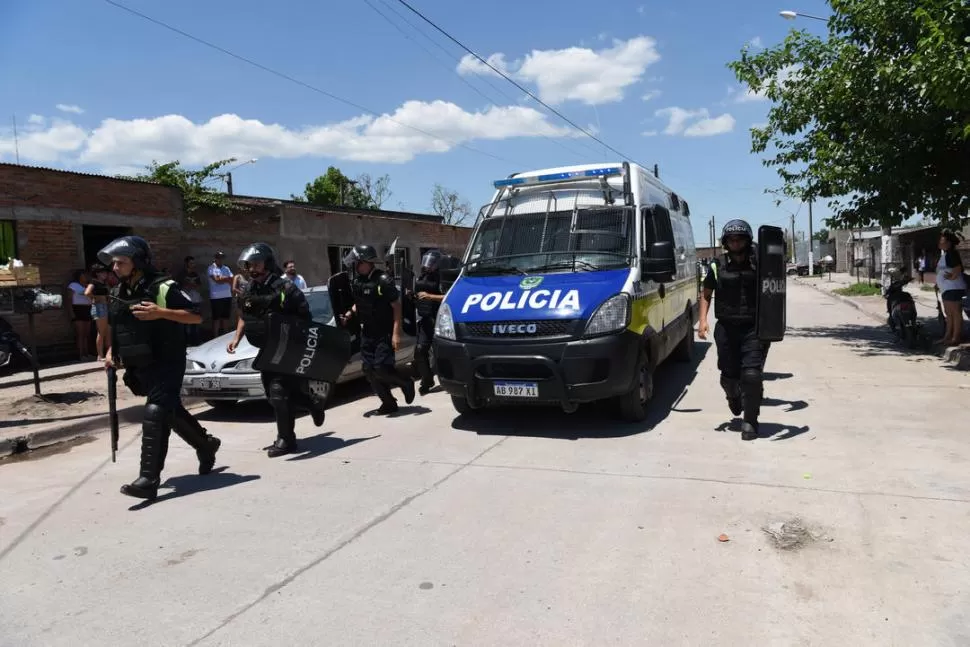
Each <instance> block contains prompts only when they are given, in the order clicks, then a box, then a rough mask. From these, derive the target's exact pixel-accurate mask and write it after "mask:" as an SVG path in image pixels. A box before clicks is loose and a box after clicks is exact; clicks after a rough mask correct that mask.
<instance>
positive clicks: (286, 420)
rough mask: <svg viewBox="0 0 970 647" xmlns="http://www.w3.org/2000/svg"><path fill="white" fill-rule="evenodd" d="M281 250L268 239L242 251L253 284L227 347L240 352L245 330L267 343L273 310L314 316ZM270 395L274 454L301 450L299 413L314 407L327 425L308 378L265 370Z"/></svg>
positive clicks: (317, 419) (317, 420)
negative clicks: (288, 276) (285, 269)
mask: <svg viewBox="0 0 970 647" xmlns="http://www.w3.org/2000/svg"><path fill="white" fill-rule="evenodd" d="M278 258H279V257H278V255H277V254H276V251H275V250H274V249H273V248H272V247H271V246H270V245H268V244H267V243H253V244H252V245H249V246H248V247H246V248H245V249H243V251H242V253H240V254H239V267H240V268H243V269H245V270H246V271H247V272H248V273H249V284H248V285H247V286H246V289H245V291H244V292H243V294H242V296H241V297H240V309H241V311H242V316H241V317H240V318H239V322H238V323H237V324H236V336H235V337H234V338H233V340H232V341H230V342H229V345H228V346H227V347H226V350H227V351H228V352H229V353H235V352H236V347H237V346H238V345H239V342H240V341H241V340H242V336H243V334H245V335H246V339H247V340H248V341H249V343H250V344H252V345H253V346H255V347H256V348H263V347H264V346H265V345H266V344H267V343H268V342H269V339H268V334H269V330H268V322H267V317H268V315H269V314H270V313H271V312H277V313H280V314H283V315H287V316H290V317H294V318H296V319H301V320H303V321H306V322H309V321H311V314H310V305H309V304H308V303H307V300H306V296H304V294H303V291H302V290H300V289H299V288H297V287H296V285H294V284H293V283H292V282H290V281H288V280H287V279H286V278H284V276H283V269H282V268H281V267H280V265H279V260H278ZM261 377H262V382H263V388H264V389H265V390H266V397H267V398H268V399H269V403H270V405H272V407H273V411H274V413H275V414H276V433H277V438H276V441H275V442H274V443H273V444H272V445H271V446H270V447H269V448H268V449H267V451H266V454H267V456H269V457H270V458H274V457H276V456H283V455H284V454H290V453H292V452H295V451H297V449H298V447H297V442H296V414H297V411H298V410H300V409H304V410H309V412H310V415H311V417H312V418H313V424H315V425H316V426H317V427H319V426H321V425H323V422H324V419H325V414H324V407H325V406H326V402H325V401H324V399H323V398H322V397H321V396H319V395H318V394H317V393H316V392H315V391H314V390H313V389H312V388H311V385H310V383H309V381H308V380H307V379H305V378H303V377H300V376H298V375H283V374H280V373H270V372H268V371H263V372H262V375H261Z"/></svg>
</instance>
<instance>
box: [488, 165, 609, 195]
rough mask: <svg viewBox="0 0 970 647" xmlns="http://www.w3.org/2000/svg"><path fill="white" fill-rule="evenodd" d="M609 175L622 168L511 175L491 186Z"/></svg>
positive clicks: (542, 182)
mask: <svg viewBox="0 0 970 647" xmlns="http://www.w3.org/2000/svg"><path fill="white" fill-rule="evenodd" d="M611 175H623V169H622V168H620V167H619V166H610V167H607V168H592V169H589V170H588V171H567V172H565V173H550V174H548V175H538V176H534V177H511V178H508V179H505V180H495V181H494V182H492V186H494V187H495V188H496V189H500V188H502V187H505V186H528V185H530V184H549V183H552V182H568V181H570V180H583V179H587V178H591V177H609V176H611Z"/></svg>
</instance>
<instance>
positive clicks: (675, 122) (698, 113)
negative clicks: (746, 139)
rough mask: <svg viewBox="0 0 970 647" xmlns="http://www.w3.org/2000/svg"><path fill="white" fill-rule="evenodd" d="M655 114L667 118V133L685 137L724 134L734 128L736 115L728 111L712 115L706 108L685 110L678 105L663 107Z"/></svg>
mask: <svg viewBox="0 0 970 647" xmlns="http://www.w3.org/2000/svg"><path fill="white" fill-rule="evenodd" d="M654 115H656V116H657V117H664V118H666V119H667V127H666V128H664V130H663V133H664V134H665V135H683V136H684V137H711V136H713V135H723V134H724V133H729V132H731V131H732V130H734V125H735V121H734V117H732V116H731V115H730V114H728V113H724V114H723V115H719V116H717V117H711V115H710V112H709V111H708V110H707V109H706V108H700V109H698V110H685V109H684V108H678V107H677V106H671V107H669V108H661V109H660V110H657V111H656V112H655V113H654Z"/></svg>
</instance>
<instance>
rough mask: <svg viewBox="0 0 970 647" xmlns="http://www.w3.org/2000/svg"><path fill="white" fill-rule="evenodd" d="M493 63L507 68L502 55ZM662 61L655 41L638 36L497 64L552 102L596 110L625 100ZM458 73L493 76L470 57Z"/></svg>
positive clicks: (536, 54) (548, 52) (496, 55)
mask: <svg viewBox="0 0 970 647" xmlns="http://www.w3.org/2000/svg"><path fill="white" fill-rule="evenodd" d="M493 59H494V60H498V61H501V62H502V63H503V65H504V64H505V56H504V55H503V54H493V55H492V56H490V57H488V59H486V60H488V61H489V62H491V61H492V60H493ZM659 60H660V54H659V53H658V52H657V43H656V41H655V40H654V39H652V38H650V37H648V36H637V37H635V38H631V39H630V40H628V41H620V40H614V41H613V47H610V48H608V49H601V50H598V51H597V50H592V49H589V48H586V47H568V48H566V49H552V50H532V52H530V53H529V54H527V55H526V56H525V58H524V59H523V60H522V61H521V62H519V61H516V62H515V63H514V64H512V65H510V66H508V67H499V66H498V65H495V63H493V65H495V67H496V68H499V69H501V70H502V71H503V72H505V73H507V74H508V75H509V76H512V77H514V78H515V79H516V80H518V81H524V82H529V83H533V84H534V85H535V86H536V88H538V95H539V97H540V98H541V99H542V100H543V101H545V102H547V103H550V104H560V103H564V102H566V101H582V102H583V103H585V104H587V105H592V106H595V105H600V104H604V103H612V102H615V101H620V100H622V99H623V90H624V89H626V88H627V87H629V86H631V85H633V84H634V83H637V82H639V81H640V80H641V79H642V78H643V74H644V72H645V71H646V69H647V68H648V67H649V66H650V65H652V64H654V63H656V62H657V61H659ZM458 72H459V73H461V74H482V73H488V74H494V72H492V71H491V70H489V69H488V68H486V67H485V66H484V65H482V64H481V63H480V62H478V61H476V60H475V59H474V58H472V57H471V56H465V57H463V58H462V59H461V61H460V62H459V63H458Z"/></svg>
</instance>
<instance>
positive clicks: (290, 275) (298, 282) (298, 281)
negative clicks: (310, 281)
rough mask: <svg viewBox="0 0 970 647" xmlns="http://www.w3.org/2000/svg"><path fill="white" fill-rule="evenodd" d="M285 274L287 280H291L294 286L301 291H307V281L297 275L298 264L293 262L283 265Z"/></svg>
mask: <svg viewBox="0 0 970 647" xmlns="http://www.w3.org/2000/svg"><path fill="white" fill-rule="evenodd" d="M283 273H284V274H286V278H287V279H289V280H290V281H291V282H292V283H293V285H295V286H296V287H298V288H299V289H301V290H304V291H305V290H306V281H305V280H304V279H303V277H302V276H300V275H299V274H297V273H296V263H294V262H293V261H291V260H290V261H286V262H285V263H283Z"/></svg>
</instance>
